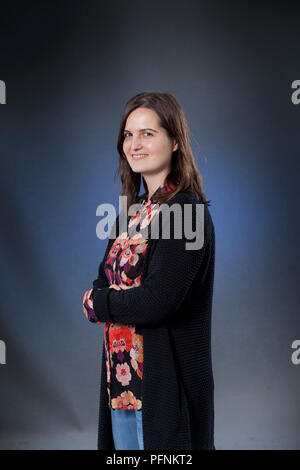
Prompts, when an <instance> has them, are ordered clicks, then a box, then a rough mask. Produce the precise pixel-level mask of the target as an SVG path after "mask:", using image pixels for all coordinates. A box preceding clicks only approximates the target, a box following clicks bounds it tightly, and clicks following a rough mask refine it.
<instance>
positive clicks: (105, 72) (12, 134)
mask: <svg viewBox="0 0 300 470" xmlns="http://www.w3.org/2000/svg"><path fill="white" fill-rule="evenodd" d="M0 8H1V14H0V60H1V61H0V79H1V80H3V81H4V82H5V83H6V104H5V105H2V106H0V139H1V147H0V149H1V176H0V178H1V199H0V200H1V219H2V224H1V225H2V229H1V244H0V249H1V266H2V276H1V286H2V295H1V318H0V339H1V340H2V341H4V342H5V344H6V364H1V365H0V384H1V386H0V395H1V396H0V448H1V449H38V448H42V449H95V448H96V440H97V424H98V422H97V420H98V401H99V387H100V352H101V351H102V341H103V325H101V326H98V325H93V324H91V323H89V322H88V321H87V320H86V318H85V317H84V315H83V312H82V296H83V293H84V292H85V291H86V290H87V289H89V288H91V283H92V281H93V280H94V279H95V278H96V277H97V270H98V264H99V262H100V260H101V259H102V257H103V254H104V250H105V248H106V245H107V240H100V239H98V238H97V236H96V225H97V222H98V221H99V218H98V217H97V216H96V208H97V206H98V205H99V204H101V203H104V202H106V203H112V204H114V205H115V207H116V208H117V209H118V201H119V199H118V198H119V194H120V184H119V181H118V179H116V181H117V182H116V183H114V174H115V172H116V169H117V166H118V154H117V150H116V138H117V132H118V128H119V123H120V118H121V112H122V109H123V106H124V105H125V103H126V101H127V100H128V99H129V98H131V97H132V96H133V95H135V94H137V93H140V92H142V91H168V92H170V93H172V94H174V96H175V97H176V98H177V99H178V101H179V103H180V104H181V105H182V107H183V109H184V111H185V113H186V116H187V119H188V122H189V125H190V128H191V131H192V135H193V140H192V145H193V150H194V152H195V157H196V159H197V164H198V168H199V170H200V172H201V174H202V176H203V180H204V190H205V194H206V195H207V197H208V198H209V199H211V200H212V204H211V207H210V211H211V215H212V218H213V221H214V224H215V231H216V265H215V291H214V303H213V316H212V357H213V372H214V381H215V446H216V449H297V448H298V449H299V448H300V436H299V419H300V407H299V389H300V364H299V365H297V364H294V363H293V362H292V360H291V356H292V352H293V349H292V348H291V345H292V342H293V341H294V340H297V339H298V340H299V339H300V319H299V223H298V214H299V189H298V188H299V150H300V138H299V131H300V129H299V124H300V104H299V105H296V104H293V102H292V100H291V95H292V92H293V90H292V88H291V84H292V82H293V81H294V80H297V79H298V80H300V60H299V59H300V27H299V13H300V2H299V1H298V2H291V1H290V2H283V1H282V2H271V1H270V2H268V1H261V2H248V1H240V2H238V1H237V2H232V1H230V2H222V1H218V2H216V1H197V2H196V1H190V0H188V1H185V2H176V1H175V2H174V1H163V2H161V1H160V2H158V1H151V2H150V3H144V2H140V1H130V2H123V1H117V0H114V1H111V2H109V3H108V2H101V1H98V2H96V1H85V2H83V1H81V2H80V1H74V0H72V1H66V0H64V1H49V2H47V1H35V2H33V1H24V2H14V1H11V2H2V3H1V7H0Z"/></svg>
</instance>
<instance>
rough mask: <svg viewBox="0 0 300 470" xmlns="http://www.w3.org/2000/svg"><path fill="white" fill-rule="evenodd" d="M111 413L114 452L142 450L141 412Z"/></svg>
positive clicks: (114, 411)
mask: <svg viewBox="0 0 300 470" xmlns="http://www.w3.org/2000/svg"><path fill="white" fill-rule="evenodd" d="M110 411H111V424H112V433H113V438H114V444H115V449H116V450H144V440H143V421H142V410H138V411H137V410H114V409H113V408H111V409H110Z"/></svg>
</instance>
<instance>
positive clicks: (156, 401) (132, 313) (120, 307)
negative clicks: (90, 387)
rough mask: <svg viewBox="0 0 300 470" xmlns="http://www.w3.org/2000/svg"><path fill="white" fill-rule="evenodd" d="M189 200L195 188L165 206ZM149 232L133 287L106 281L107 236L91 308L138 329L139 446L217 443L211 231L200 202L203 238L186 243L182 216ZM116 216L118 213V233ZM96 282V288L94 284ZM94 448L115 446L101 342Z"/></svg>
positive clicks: (165, 447) (159, 447)
mask: <svg viewBox="0 0 300 470" xmlns="http://www.w3.org/2000/svg"><path fill="white" fill-rule="evenodd" d="M173 203H174V204H175V203H178V204H180V206H181V207H182V211H183V204H192V208H193V212H192V215H193V230H195V228H196V223H195V218H196V204H201V203H202V202H201V201H199V200H198V199H197V198H196V197H195V196H194V195H191V194H189V193H187V192H181V193H178V194H176V195H175V196H173V197H171V198H170V199H169V201H168V202H167V203H166V204H168V205H172V204H173ZM161 215H162V214H161V213H159V217H158V221H159V224H160V225H159V227H160V231H159V238H158V239H157V238H151V233H150V234H149V237H148V238H149V240H148V248H147V252H146V257H145V261H144V263H145V265H144V268H143V282H142V285H141V286H139V287H135V288H132V289H128V290H121V291H116V290H115V289H112V288H109V283H108V280H107V278H106V276H105V273H104V269H103V267H104V262H105V260H106V258H107V255H108V253H109V250H110V248H111V246H112V244H113V241H114V239H113V238H112V239H111V238H110V239H109V241H108V245H107V249H106V252H105V255H104V257H103V260H102V262H101V263H100V266H99V270H98V278H97V279H96V280H95V281H94V282H93V288H94V290H93V293H92V295H93V299H94V312H95V314H96V315H97V317H98V318H99V320H100V321H103V322H117V323H121V324H124V325H132V324H135V325H137V326H140V327H141V328H142V331H143V333H142V334H143V347H144V370H143V380H142V401H143V434H144V449H145V450H192V449H215V447H214V379H213V372H212V358H211V310H212V297H213V283H214V262H215V232H214V225H213V222H212V219H211V215H210V212H209V209H208V207H207V205H205V204H204V244H203V246H202V248H200V249H197V250H187V249H186V246H185V243H186V242H191V240H189V239H187V238H185V236H184V225H183V222H182V233H183V236H182V238H181V239H177V238H174V219H173V218H172V217H171V219H170V236H171V238H170V239H164V238H161V233H162V232H161V227H162V220H161ZM119 220H120V216H119V215H118V217H117V219H116V222H115V223H116V226H117V234H118V233H119V232H118V230H119ZM97 288H99V290H98V289H97ZM98 449H99V450H114V443H113V436H112V430H111V417H110V408H109V406H108V393H107V388H106V363H105V351H104V344H103V346H102V370H101V387H100V405H99V428H98Z"/></svg>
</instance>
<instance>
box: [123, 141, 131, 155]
mask: <svg viewBox="0 0 300 470" xmlns="http://www.w3.org/2000/svg"><path fill="white" fill-rule="evenodd" d="M123 152H124V153H125V154H128V153H129V152H130V143H129V142H128V140H124V142H123Z"/></svg>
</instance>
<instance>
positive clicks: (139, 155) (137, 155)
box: [132, 153, 147, 160]
mask: <svg viewBox="0 0 300 470" xmlns="http://www.w3.org/2000/svg"><path fill="white" fill-rule="evenodd" d="M145 157H147V154H145V153H143V154H142V153H141V154H136V155H132V158H133V159H134V160H141V159H142V158H145Z"/></svg>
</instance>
